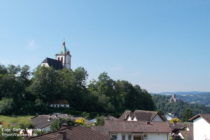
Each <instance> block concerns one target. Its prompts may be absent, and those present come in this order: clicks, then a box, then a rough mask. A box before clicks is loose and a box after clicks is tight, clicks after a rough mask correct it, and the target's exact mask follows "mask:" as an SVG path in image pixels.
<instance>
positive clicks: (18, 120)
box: [0, 115, 33, 128]
mask: <svg viewBox="0 0 210 140" xmlns="http://www.w3.org/2000/svg"><path fill="white" fill-rule="evenodd" d="M32 117H33V116H14V117H13V116H4V115H0V122H2V123H3V127H5V128H8V127H15V128H26V127H30V126H31V118H32Z"/></svg>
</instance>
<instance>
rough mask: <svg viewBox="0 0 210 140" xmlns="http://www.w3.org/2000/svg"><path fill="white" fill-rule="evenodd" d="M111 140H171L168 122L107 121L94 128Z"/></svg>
mask: <svg viewBox="0 0 210 140" xmlns="http://www.w3.org/2000/svg"><path fill="white" fill-rule="evenodd" d="M92 129H93V130H96V131H99V132H100V133H102V134H104V135H109V136H110V138H111V140H169V133H170V132H171V129H170V127H169V125H168V123H167V122H146V121H123V120H105V122H104V125H103V126H95V127H92Z"/></svg>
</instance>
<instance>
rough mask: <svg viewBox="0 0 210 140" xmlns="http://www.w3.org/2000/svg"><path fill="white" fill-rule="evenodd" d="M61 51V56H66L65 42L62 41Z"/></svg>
mask: <svg viewBox="0 0 210 140" xmlns="http://www.w3.org/2000/svg"><path fill="white" fill-rule="evenodd" d="M62 45H63V46H62V49H61V53H62V54H66V52H67V49H66V42H65V41H63V43H62Z"/></svg>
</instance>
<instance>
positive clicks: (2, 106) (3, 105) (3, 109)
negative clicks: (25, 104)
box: [0, 98, 14, 114]
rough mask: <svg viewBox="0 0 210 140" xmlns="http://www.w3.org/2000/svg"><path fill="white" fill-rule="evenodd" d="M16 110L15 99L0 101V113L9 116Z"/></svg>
mask: <svg viewBox="0 0 210 140" xmlns="http://www.w3.org/2000/svg"><path fill="white" fill-rule="evenodd" d="M13 109H14V104H13V99H11V98H3V99H2V100H1V101H0V113H1V114H9V113H11V111H12V110H13Z"/></svg>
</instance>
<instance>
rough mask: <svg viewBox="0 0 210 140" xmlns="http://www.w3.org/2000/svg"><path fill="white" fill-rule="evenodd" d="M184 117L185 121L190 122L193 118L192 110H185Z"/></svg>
mask: <svg viewBox="0 0 210 140" xmlns="http://www.w3.org/2000/svg"><path fill="white" fill-rule="evenodd" d="M182 115H183V121H189V119H190V118H192V117H193V113H192V110H191V109H189V108H187V109H185V110H184V112H183V114H182Z"/></svg>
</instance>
